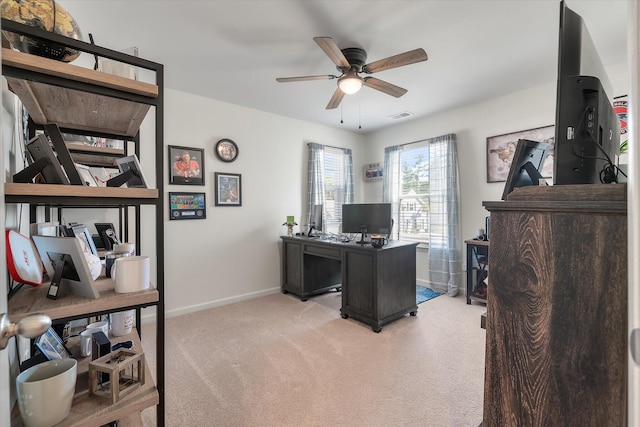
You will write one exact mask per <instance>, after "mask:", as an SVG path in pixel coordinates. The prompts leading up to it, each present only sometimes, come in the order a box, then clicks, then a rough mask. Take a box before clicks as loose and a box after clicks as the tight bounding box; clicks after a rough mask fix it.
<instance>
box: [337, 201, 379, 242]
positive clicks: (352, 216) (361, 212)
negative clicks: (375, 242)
mask: <svg viewBox="0 0 640 427" xmlns="http://www.w3.org/2000/svg"><path fill="white" fill-rule="evenodd" d="M342 232H343V233H362V236H361V239H360V241H359V242H358V243H365V238H366V236H367V234H368V233H372V234H384V235H389V234H390V233H391V203H363V204H349V205H342Z"/></svg>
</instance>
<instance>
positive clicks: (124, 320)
mask: <svg viewBox="0 0 640 427" xmlns="http://www.w3.org/2000/svg"><path fill="white" fill-rule="evenodd" d="M135 314H136V311H135V310H127V311H120V312H118V313H111V314H110V315H109V317H111V335H113V336H114V337H121V336H122V335H126V334H128V333H131V329H133V321H134V318H135Z"/></svg>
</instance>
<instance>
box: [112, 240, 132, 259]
mask: <svg viewBox="0 0 640 427" xmlns="http://www.w3.org/2000/svg"><path fill="white" fill-rule="evenodd" d="M113 250H114V251H116V252H129V256H135V255H136V244H135V243H118V244H115V245H113Z"/></svg>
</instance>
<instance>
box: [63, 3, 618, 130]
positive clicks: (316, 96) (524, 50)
mask: <svg viewBox="0 0 640 427" xmlns="http://www.w3.org/2000/svg"><path fill="white" fill-rule="evenodd" d="M57 3H58V4H60V5H62V6H63V7H64V8H66V9H67V10H68V11H69V12H70V13H71V15H72V16H73V17H74V18H75V19H76V20H77V21H78V23H79V25H80V27H81V29H82V31H83V33H84V37H85V40H87V41H88V34H89V33H91V34H92V35H93V37H94V40H95V43H96V44H99V45H102V46H105V47H109V48H112V49H115V50H123V49H126V48H130V47H132V46H135V47H137V48H138V49H139V54H140V56H141V57H144V58H146V59H150V60H152V61H155V62H159V63H162V64H164V67H165V87H167V88H171V89H175V90H179V91H183V92H188V93H193V94H197V95H201V96H205V97H209V98H214V99H217V100H221V101H225V102H229V103H232V104H237V105H242V106H246V107H250V108H254V109H257V110H261V111H265V112H270V113H274V114H278V115H283V116H288V117H292V118H296V119H300V120H305V121H309V122H314V123H320V124H324V125H328V126H334V127H338V128H342V129H347V130H351V131H356V132H362V133H367V132H372V131H375V130H378V129H380V128H383V127H387V126H392V125H395V124H399V123H403V122H406V121H407V120H411V119H414V118H416V117H424V116H428V115H432V114H435V113H438V112H441V111H445V110H450V109H454V108H458V107H460V106H463V105H465V104H470V103H476V102H479V101H482V100H486V99H490V98H493V97H497V96H501V95H505V94H508V93H512V92H515V91H518V90H523V89H526V88H530V87H535V86H538V85H542V84H547V83H551V82H554V81H555V79H556V72H557V65H556V63H557V44H558V25H559V4H560V3H559V0H442V1H436V0H422V1H420V0H393V1H382V0H368V1H359V0H351V1H309V0H304V1H294V0H217V1H214V0H209V1H206V0H199V1H195V0H194V1H189V0H180V1H168V0H146V1H144V0H59V1H57ZM567 4H568V6H569V7H570V8H571V9H573V10H574V11H575V12H577V13H579V14H580V15H582V17H583V18H584V20H585V23H586V25H587V27H588V28H589V31H590V33H591V36H592V39H593V40H594V42H595V44H596V46H597V47H598V49H599V51H600V55H601V57H602V61H603V63H604V64H605V66H608V65H614V64H619V63H622V62H624V61H625V60H626V26H627V25H626V24H627V7H628V5H627V1H626V0H567ZM315 36H326V37H332V38H333V39H334V40H335V41H336V43H337V44H338V46H339V47H340V48H345V47H360V48H363V49H365V50H366V51H367V53H368V60H367V62H372V61H375V60H378V59H383V58H386V57H388V56H392V55H395V54H398V53H402V52H405V51H409V50H412V49H415V48H419V47H421V48H423V49H424V50H425V51H426V52H427V54H428V56H429V60H428V61H426V62H420V63H417V64H412V65H408V66H406V67H402V68H398V69H393V70H387V71H383V72H380V73H376V74H375V77H377V78H379V79H382V80H385V81H388V82H390V83H393V84H395V85H397V86H400V87H403V88H405V89H408V92H407V94H405V95H404V96H403V97H401V98H394V97H392V96H389V95H386V94H384V93H382V92H378V91H376V90H374V89H371V88H366V87H365V88H363V89H362V90H361V91H360V92H359V93H358V94H355V95H347V96H345V98H344V100H343V101H342V104H341V107H338V108H337V109H335V110H326V109H325V107H326V105H327V103H328V102H329V99H330V97H331V95H332V94H333V92H334V90H335V88H336V80H320V81H307V82H295V83H277V82H276V80H275V79H276V77H291V76H305V75H327V74H339V73H338V72H337V70H336V68H335V65H334V64H333V63H332V62H331V60H330V59H329V58H328V57H327V56H326V55H325V54H324V52H323V51H322V50H321V49H320V48H319V47H318V46H317V45H316V43H315V42H314V41H313V37H315ZM616 95H618V94H616ZM402 112H410V113H412V114H413V116H410V117H408V118H405V119H401V120H393V119H390V118H389V117H388V116H390V115H393V114H397V113H402ZM341 119H342V120H343V122H344V123H341ZM359 126H361V129H360V128H359Z"/></svg>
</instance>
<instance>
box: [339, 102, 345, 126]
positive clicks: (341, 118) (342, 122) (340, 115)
mask: <svg viewBox="0 0 640 427" xmlns="http://www.w3.org/2000/svg"><path fill="white" fill-rule="evenodd" d="M342 123H344V122H343V121H342V104H340V124H342Z"/></svg>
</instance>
